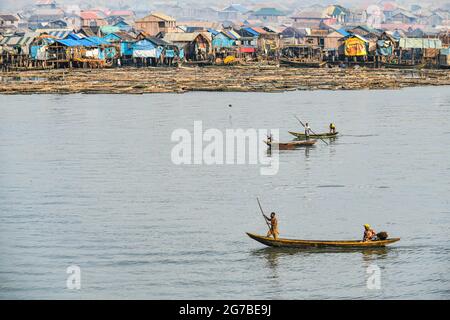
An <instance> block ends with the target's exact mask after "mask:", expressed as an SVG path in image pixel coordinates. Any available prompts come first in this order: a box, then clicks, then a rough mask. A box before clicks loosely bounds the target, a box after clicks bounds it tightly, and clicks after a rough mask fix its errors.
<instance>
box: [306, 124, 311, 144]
mask: <svg viewBox="0 0 450 320" xmlns="http://www.w3.org/2000/svg"><path fill="white" fill-rule="evenodd" d="M310 132H311V128H310V127H309V124H308V122H307V123H305V138H306V140H309V133H310Z"/></svg>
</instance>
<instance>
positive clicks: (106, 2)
mask: <svg viewBox="0 0 450 320" xmlns="http://www.w3.org/2000/svg"><path fill="white" fill-rule="evenodd" d="M35 2H36V0H1V1H0V11H5V10H19V9H21V8H23V7H26V6H29V5H32V4H34V3H35ZM57 2H58V3H59V4H62V5H80V6H82V7H83V6H84V7H89V6H91V7H92V6H102V7H103V6H106V7H112V8H131V9H140V10H143V9H145V8H149V9H151V8H152V7H153V6H156V5H158V6H160V5H162V4H166V5H167V6H175V5H179V6H184V5H196V6H211V7H214V8H219V9H221V8H224V7H226V6H229V5H230V4H233V3H239V4H242V5H246V6H266V7H267V6H279V7H285V8H287V9H295V8H301V7H307V6H311V5H331V4H340V5H343V6H350V7H352V6H364V5H365V6H368V5H371V4H377V3H380V2H382V1H376V0H375V1H373V0H372V1H371V0H342V1H332V0H314V1H313V0H302V1H301V0H279V1H270V0H241V1H239V0H236V1H235V0H231V1H230V0H218V1H217V0H186V1H183V0H173V1H172V0H168V1H162V0H161V1H154V0H59V1H57ZM384 2H386V1H384ZM394 2H396V3H398V4H402V5H410V4H420V5H424V4H433V5H441V4H445V3H448V1H445V0H421V1H417V0H403V1H394Z"/></svg>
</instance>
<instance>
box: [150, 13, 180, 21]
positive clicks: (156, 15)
mask: <svg viewBox="0 0 450 320" xmlns="http://www.w3.org/2000/svg"><path fill="white" fill-rule="evenodd" d="M151 15H152V16H154V17H157V18H160V19H161V20H165V21H175V18H172V17H171V16H168V15H166V14H164V13H161V12H153V13H152V14H151Z"/></svg>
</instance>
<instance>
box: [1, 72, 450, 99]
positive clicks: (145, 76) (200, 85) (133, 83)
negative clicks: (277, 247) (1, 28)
mask: <svg viewBox="0 0 450 320" xmlns="http://www.w3.org/2000/svg"><path fill="white" fill-rule="evenodd" d="M439 85H450V71H449V70H438V69H422V70H412V69H411V70H409V69H408V70H404V69H372V68H358V69H353V68H348V69H341V68H322V69H317V68H304V69H303V68H301V69H298V68H289V67H283V66H280V67H278V66H271V65H267V66H232V67H231V66H221V67H218V66H214V67H203V68H200V67H194V68H191V67H179V68H116V69H88V70H86V69H82V70H80V69H71V70H70V69H64V70H60V69H58V70H34V71H15V72H7V73H0V94H34V93H40V94H70V93H92V94H95V93H102V94H144V93H184V92H189V91H221V92H282V91H293V90H360V89H400V88H404V87H415V86H439Z"/></svg>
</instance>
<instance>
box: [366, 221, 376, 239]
mask: <svg viewBox="0 0 450 320" xmlns="http://www.w3.org/2000/svg"><path fill="white" fill-rule="evenodd" d="M376 238H377V234H376V233H375V231H374V230H372V229H371V228H370V225H368V224H365V225H364V237H363V242H367V241H373V240H376Z"/></svg>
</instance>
